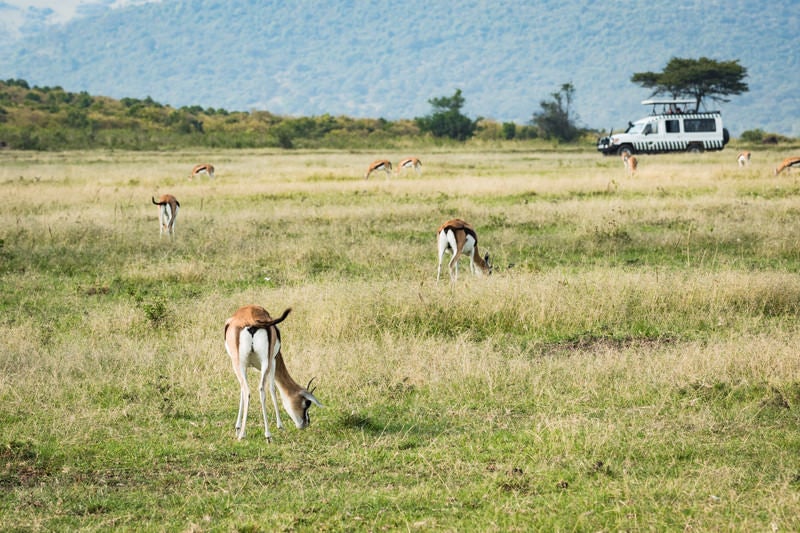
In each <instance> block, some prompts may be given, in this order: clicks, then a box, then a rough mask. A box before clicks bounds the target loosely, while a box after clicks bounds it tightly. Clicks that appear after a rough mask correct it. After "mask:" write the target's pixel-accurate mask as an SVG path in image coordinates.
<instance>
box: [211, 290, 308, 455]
mask: <svg viewBox="0 0 800 533" xmlns="http://www.w3.org/2000/svg"><path fill="white" fill-rule="evenodd" d="M290 311H291V309H286V310H285V311H284V312H283V314H282V315H281V316H280V317H279V318H272V317H270V316H269V313H268V312H267V311H266V309H264V308H263V307H261V306H259V305H246V306H244V307H241V308H239V309H238V310H237V311H236V312H235V313H234V314H233V316H232V317H230V318H229V319H228V320H227V321H226V322H225V350H226V351H227V352H228V355H230V357H231V364H232V365H233V372H234V373H235V374H236V379H237V380H238V382H239V414H237V415H236V437H237V438H238V439H239V440H241V439H243V438H244V436H245V425H246V422H247V409H248V407H249V405H250V387H249V386H248V385H247V368H248V367H255V368H256V369H257V370H259V371H260V373H261V377H260V380H259V384H258V394H259V397H260V399H261V414H262V416H263V417H264V436H265V437H266V438H267V440H268V441H271V440H272V434H271V433H270V431H269V423H268V422H267V399H266V395H267V388H268V389H269V394H270V396H271V397H272V405H273V407H275V423H276V425H277V427H278V429H282V428H283V423H282V422H281V413H280V409H279V408H278V398H277V394H276V392H275V385H276V384H277V386H278V389H279V390H280V394H281V400H282V402H283V408H284V409H286V412H287V413H289V416H290V417H291V418H292V421H293V422H294V425H295V426H297V429H304V428H306V427H308V425H309V424H310V423H311V418H310V417H309V416H308V409H309V408H310V407H311V405H312V404H314V405H318V406H320V407H322V404H321V403H320V402H319V400H317V398H316V397H314V394H313V393H314V390H313V389H311V390H309V387H311V381H313V378H312V380H311V381H309V382H308V385H307V386H306V387H301V386H300V385H298V384H297V383H296V382H295V381H294V380H293V379H292V376H290V375H289V371H288V370H287V369H286V365H285V364H284V362H283V356H282V355H281V332H280V331H279V330H278V324H279V323H281V322H283V321H284V320H285V319H286V317H287V316H288V315H289V312H290Z"/></svg>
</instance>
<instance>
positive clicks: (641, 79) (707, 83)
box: [631, 57, 750, 111]
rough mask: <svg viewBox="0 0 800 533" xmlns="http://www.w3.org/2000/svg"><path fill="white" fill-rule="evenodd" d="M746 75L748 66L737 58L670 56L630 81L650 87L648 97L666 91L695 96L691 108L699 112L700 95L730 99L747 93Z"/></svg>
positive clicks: (677, 95)
mask: <svg viewBox="0 0 800 533" xmlns="http://www.w3.org/2000/svg"><path fill="white" fill-rule="evenodd" d="M746 76H747V69H746V68H744V67H743V66H741V65H740V64H739V60H738V59H735V60H733V61H716V60H714V59H709V58H707V57H701V58H700V59H684V58H680V57H673V58H672V59H670V60H669V63H667V66H666V67H664V70H663V71H662V72H636V73H634V75H633V76H632V77H631V81H632V82H633V83H638V84H639V85H641V86H642V87H644V88H646V89H652V90H653V92H652V94H651V96H656V95H658V94H669V95H671V96H672V97H673V98H680V97H691V98H694V100H695V109H694V110H695V111H699V110H700V103H701V102H702V100H703V98H709V99H711V100H715V101H718V102H729V101H730V99H729V98H726V97H727V96H730V95H736V94H742V93H744V92H747V91H748V90H749V89H750V88H749V87H748V86H747V84H746V83H745V82H744V81H742V80H744V78H745V77H746Z"/></svg>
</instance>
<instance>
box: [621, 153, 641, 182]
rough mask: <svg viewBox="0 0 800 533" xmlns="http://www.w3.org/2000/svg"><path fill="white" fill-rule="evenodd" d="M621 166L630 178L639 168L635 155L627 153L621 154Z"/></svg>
mask: <svg viewBox="0 0 800 533" xmlns="http://www.w3.org/2000/svg"><path fill="white" fill-rule="evenodd" d="M622 164H623V165H625V169H626V170H627V171H628V175H629V176H631V177H633V175H634V174H636V170H637V169H638V168H639V160H638V159H636V156H635V155H632V154H629V153H628V152H622Z"/></svg>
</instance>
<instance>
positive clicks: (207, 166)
mask: <svg viewBox="0 0 800 533" xmlns="http://www.w3.org/2000/svg"><path fill="white" fill-rule="evenodd" d="M200 174H206V175H207V176H208V177H209V178H213V177H214V165H212V164H211V163H201V164H199V165H195V166H194V167H193V168H192V173H191V174H189V179H192V178H194V177H195V176H199V175H200Z"/></svg>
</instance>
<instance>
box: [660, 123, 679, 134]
mask: <svg viewBox="0 0 800 533" xmlns="http://www.w3.org/2000/svg"><path fill="white" fill-rule="evenodd" d="M664 124H665V125H666V127H667V133H680V132H681V126H680V121H679V120H665V121H664Z"/></svg>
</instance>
